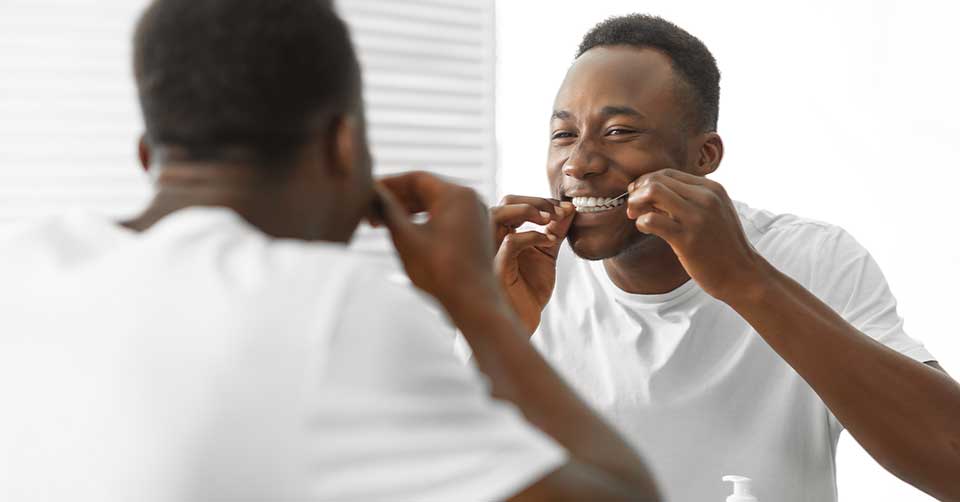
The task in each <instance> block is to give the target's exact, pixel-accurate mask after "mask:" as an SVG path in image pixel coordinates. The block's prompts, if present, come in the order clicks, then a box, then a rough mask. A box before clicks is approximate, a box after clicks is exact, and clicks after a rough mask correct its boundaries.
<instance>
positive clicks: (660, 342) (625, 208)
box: [492, 15, 960, 502]
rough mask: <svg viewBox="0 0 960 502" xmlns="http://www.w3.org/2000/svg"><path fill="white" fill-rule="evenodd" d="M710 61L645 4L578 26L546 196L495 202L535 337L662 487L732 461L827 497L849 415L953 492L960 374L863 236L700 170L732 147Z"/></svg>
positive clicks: (767, 489)
mask: <svg viewBox="0 0 960 502" xmlns="http://www.w3.org/2000/svg"><path fill="white" fill-rule="evenodd" d="M719 79H720V74H719V71H718V70H717V67H716V62H715V61H714V59H713V57H712V55H711V54H710V52H709V51H708V50H707V48H706V47H705V46H704V45H703V43H701V42H700V41H699V40H698V39H696V38H695V37H693V36H691V35H690V34H689V33H687V32H686V31H684V30H682V29H680V28H678V27H677V26H675V25H673V24H671V23H669V22H667V21H665V20H663V19H660V18H657V17H651V16H643V15H631V16H625V17H619V18H613V19H610V20H608V21H605V22H603V23H600V24H599V25H597V26H596V27H595V28H594V29H593V30H591V31H590V32H589V33H588V34H587V35H586V36H585V37H584V39H583V42H582V43H581V45H580V48H579V52H578V57H577V58H576V60H575V61H574V63H573V64H572V65H571V67H570V69H569V71H568V73H567V75H566V78H565V79H564V81H563V83H562V85H561V86H560V89H559V91H558V93H557V96H556V100H555V104H554V111H553V116H552V118H551V122H550V124H551V125H550V148H549V155H548V161H547V173H548V178H549V181H550V186H551V189H552V194H553V199H540V198H535V197H522V196H507V197H506V198H505V199H504V201H503V203H502V205H501V206H499V207H497V208H495V209H494V210H493V211H492V215H493V216H492V217H493V220H494V223H495V225H496V229H495V231H496V232H497V239H498V240H499V242H500V243H501V244H500V247H499V251H498V254H497V257H496V265H497V270H498V273H499V275H500V278H501V281H502V283H503V285H504V287H505V288H507V291H508V296H509V298H510V300H511V303H512V304H513V305H514V307H515V309H516V310H517V311H518V313H519V315H520V317H521V318H522V319H523V321H524V324H525V326H526V327H527V331H528V333H533V338H532V339H533V342H534V344H535V345H537V347H538V348H539V349H540V350H541V351H542V352H543V354H544V355H545V356H546V357H547V360H548V361H550V362H551V363H553V365H554V366H555V367H557V368H558V370H559V371H560V373H561V374H562V375H564V376H565V377H567V380H568V381H570V382H571V383H572V384H573V386H574V387H575V388H576V389H578V390H579V391H580V393H581V395H584V396H585V397H586V398H588V401H590V402H592V404H594V405H595V406H596V407H598V408H599V409H600V410H602V413H603V414H604V415H605V416H606V417H607V418H609V419H610V420H611V421H613V422H614V423H615V425H617V426H618V428H619V430H620V431H621V432H623V433H624V434H626V435H627V436H628V438H630V439H631V440H632V441H633V444H634V445H636V446H637V447H638V449H640V450H641V451H643V452H644V454H645V455H648V456H649V458H650V459H651V460H652V461H653V465H652V467H653V471H654V474H655V476H656V477H657V479H658V481H659V482H661V483H662V487H663V489H664V492H665V496H666V497H667V498H668V499H670V500H682V501H688V500H689V501H694V500H696V501H706V500H722V498H721V497H723V495H724V494H725V493H728V491H727V490H728V488H726V487H724V486H723V485H722V483H720V477H721V476H722V475H724V474H739V475H745V476H748V477H751V478H754V482H755V483H754V484H755V486H756V490H755V491H756V493H757V494H758V498H759V499H760V500H776V501H780V502H799V501H808V502H814V501H816V502H823V501H828V500H836V496H837V495H836V483H835V469H834V451H835V448H836V444H837V438H838V436H839V434H840V432H841V430H842V429H844V428H845V429H847V430H849V431H850V433H851V434H853V436H854V437H855V438H856V439H857V440H858V441H859V442H860V444H862V445H863V446H864V447H865V448H866V449H867V451H868V452H869V453H870V454H871V455H872V456H873V457H874V458H875V459H876V460H877V461H878V462H880V464H881V465H883V466H884V467H885V468H887V469H888V470H889V471H890V472H892V473H894V474H896V475H897V476H899V477H900V478H902V479H904V480H905V481H907V482H909V483H911V484H913V485H914V486H916V487H918V488H920V489H922V490H924V491H926V492H927V493H929V494H931V495H933V496H935V497H939V498H942V499H944V500H960V476H958V475H957V474H958V473H960V449H958V445H960V387H958V385H957V383H956V382H955V381H953V380H952V379H951V378H950V377H949V376H947V374H946V373H945V372H944V371H943V370H942V368H940V367H939V365H938V364H937V363H936V362H935V361H934V358H933V357H932V356H931V355H930V354H929V353H928V352H927V351H926V350H925V349H924V348H923V346H922V345H921V344H920V343H919V342H916V341H914V340H913V339H911V338H910V337H908V336H907V335H906V333H904V331H903V323H902V320H901V319H900V317H899V316H898V314H897V312H896V304H895V301H894V298H893V296H892V295H891V293H890V290H889V288H888V287H887V284H886V282H885V280H884V278H883V275H882V274H881V272H880V269H879V268H878V267H877V265H876V263H875V262H874V261H873V259H872V258H871V257H870V255H869V254H868V253H867V252H866V251H865V250H864V249H863V248H862V247H861V246H860V245H859V244H858V243H857V242H856V241H854V240H853V238H852V237H850V236H849V235H848V234H847V233H846V232H844V231H843V230H841V229H839V228H837V227H835V226H832V225H828V224H825V223H821V222H815V221H810V220H806V219H803V218H799V217H796V216H791V215H774V214H771V213H769V212H765V211H760V210H756V209H753V208H750V207H748V206H746V205H745V204H742V203H739V202H736V203H735V202H732V201H731V200H730V199H729V198H728V196H727V195H726V193H725V192H724V190H723V187H721V186H720V185H719V184H718V183H716V182H715V181H712V180H710V179H708V178H707V176H708V175H709V174H711V173H713V172H714V171H715V170H716V169H717V168H718V167H719V165H720V161H721V159H722V158H723V142H722V140H721V138H720V136H719V134H718V133H717V132H716V125H717V111H718V102H719ZM523 222H533V223H537V224H540V225H546V229H545V233H540V232H537V231H529V232H517V231H516V228H517V226H518V225H520V224H521V223H523ZM564 239H565V241H566V243H567V245H563V242H564ZM924 363H926V364H924Z"/></svg>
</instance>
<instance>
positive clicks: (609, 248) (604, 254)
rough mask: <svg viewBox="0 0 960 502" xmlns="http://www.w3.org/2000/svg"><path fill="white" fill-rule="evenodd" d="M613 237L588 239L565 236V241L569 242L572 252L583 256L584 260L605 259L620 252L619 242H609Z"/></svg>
mask: <svg viewBox="0 0 960 502" xmlns="http://www.w3.org/2000/svg"><path fill="white" fill-rule="evenodd" d="M611 241H613V239H611V238H606V239H590V238H583V237H581V238H576V237H573V236H568V237H567V242H568V243H569V244H570V249H572V250H573V254H575V255H577V256H579V257H580V258H583V259H584V260H606V259H607V258H613V257H614V256H617V255H618V254H620V251H621V249H622V245H621V243H620V242H611Z"/></svg>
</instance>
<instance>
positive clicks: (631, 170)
mask: <svg viewBox="0 0 960 502" xmlns="http://www.w3.org/2000/svg"><path fill="white" fill-rule="evenodd" d="M610 160H611V161H612V165H614V166H617V167H618V168H619V169H620V170H621V171H622V172H623V174H625V175H626V177H628V178H630V179H631V180H634V179H636V178H639V177H640V176H643V175H644V174H647V173H651V172H653V171H659V170H660V169H665V168H676V167H677V164H676V162H675V161H674V159H673V158H672V157H671V156H669V155H667V154H666V152H663V151H651V150H647V149H640V148H637V147H632V148H631V145H623V147H622V148H618V149H616V151H614V152H611V155H610Z"/></svg>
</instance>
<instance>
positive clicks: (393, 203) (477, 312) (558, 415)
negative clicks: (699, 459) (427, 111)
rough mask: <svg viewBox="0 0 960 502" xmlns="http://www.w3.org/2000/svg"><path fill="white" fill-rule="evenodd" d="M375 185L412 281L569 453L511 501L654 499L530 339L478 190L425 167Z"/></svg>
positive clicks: (499, 384)
mask: <svg viewBox="0 0 960 502" xmlns="http://www.w3.org/2000/svg"><path fill="white" fill-rule="evenodd" d="M382 183H383V184H382V185H381V189H380V190H379V192H380V198H381V199H382V202H383V210H382V215H381V217H382V219H383V220H384V221H385V222H386V224H387V226H388V227H389V229H390V232H391V236H392V238H393V241H394V245H395V246H396V248H397V251H398V252H399V254H400V257H401V259H402V261H403V264H404V268H405V269H406V271H407V274H408V275H409V276H410V279H411V281H412V282H413V283H414V285H416V286H417V287H418V288H420V289H422V290H424V291H426V292H427V293H429V294H431V295H433V296H434V297H435V298H437V300H439V302H440V303H441V304H442V305H443V307H444V309H445V310H446V311H447V313H448V314H449V316H450V317H451V319H452V320H453V322H454V324H456V325H457V327H458V328H459V329H460V331H461V332H462V333H463V335H464V338H465V339H466V340H467V342H468V343H469V344H470V346H471V348H472V349H473V355H474V357H475V359H476V362H477V364H478V366H479V368H480V370H481V371H482V372H484V373H485V374H486V375H487V376H488V377H489V379H490V382H491V384H492V387H493V388H492V392H493V394H494V395H495V396H496V397H499V398H501V399H505V400H507V401H510V402H512V403H514V404H515V405H516V407H517V408H518V409H520V411H521V412H523V414H524V415H525V417H526V418H527V420H528V421H529V422H530V423H531V424H533V425H534V426H536V427H538V428H539V429H541V430H542V431H543V432H544V433H546V434H547V435H549V436H551V437H552V438H553V439H554V440H555V441H556V442H557V443H559V444H560V445H561V446H563V447H564V448H565V449H566V450H567V451H568V453H569V455H570V457H572V459H573V460H572V461H571V462H569V463H568V464H566V465H564V466H563V467H561V468H560V469H558V470H556V471H555V472H553V473H551V474H549V475H548V476H546V477H544V478H543V479H541V480H540V481H538V482H536V483H534V484H533V485H532V486H530V487H528V488H527V489H525V490H523V491H521V492H520V493H518V494H517V495H516V496H515V497H514V500H519V501H539V500H544V501H545V500H659V499H660V497H659V493H658V491H657V488H656V485H655V483H654V481H653V477H652V476H651V475H650V473H649V471H648V470H647V469H646V467H645V465H644V464H643V461H642V460H641V459H640V457H639V456H638V455H637V454H636V453H635V452H634V451H633V450H632V449H631V448H630V447H629V446H627V444H626V442H625V441H624V440H623V439H622V438H621V437H620V436H619V435H617V434H616V433H615V432H614V431H613V429H612V428H611V427H610V426H608V425H607V424H606V423H605V422H604V421H603V420H602V419H600V417H599V416H597V414H596V413H594V412H593V411H592V410H591V409H590V408H589V407H588V406H587V405H586V404H584V402H583V401H582V400H581V399H580V398H579V397H578V396H577V395H576V394H575V393H574V392H573V390H571V389H570V388H569V387H568V386H567V385H566V384H565V383H564V382H563V380H562V379H561V378H560V377H559V376H558V375H557V374H556V373H555V372H554V371H553V369H552V368H551V367H550V366H549V365H548V364H547V363H546V361H544V360H543V358H542V357H541V356H540V355H539V353H537V351H536V350H535V349H534V348H533V346H532V345H531V344H530V342H529V340H528V339H527V333H526V331H525V328H524V326H523V325H522V324H521V322H520V321H519V320H518V318H517V317H516V315H515V314H514V312H513V310H512V309H511V307H510V306H509V305H508V304H507V302H506V300H505V299H504V297H503V293H502V292H501V289H500V287H499V285H498V284H497V279H496V278H495V277H494V274H493V242H492V238H491V231H490V226H489V222H488V221H487V214H486V210H485V209H484V208H483V206H482V204H481V203H480V201H479V199H478V198H477V196H476V194H475V193H473V191H471V190H469V189H465V188H463V187H459V186H456V185H452V184H449V183H444V182H442V181H440V180H439V179H437V178H435V177H433V176H430V175H428V174H425V173H412V174H408V175H403V176H398V177H394V178H388V179H385V180H383V182H382ZM421 211H426V212H427V213H428V215H429V216H428V220H427V222H426V223H423V224H415V223H413V222H412V221H410V217H409V214H410V213H416V212H421Z"/></svg>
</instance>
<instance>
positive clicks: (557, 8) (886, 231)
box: [497, 0, 960, 501]
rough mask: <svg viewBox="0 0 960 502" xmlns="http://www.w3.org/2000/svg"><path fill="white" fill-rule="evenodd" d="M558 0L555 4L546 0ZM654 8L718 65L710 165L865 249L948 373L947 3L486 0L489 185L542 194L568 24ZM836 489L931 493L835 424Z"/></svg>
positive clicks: (767, 202)
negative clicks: (492, 169) (494, 30)
mask: <svg viewBox="0 0 960 502" xmlns="http://www.w3.org/2000/svg"><path fill="white" fill-rule="evenodd" d="M561 6H562V7H561ZM637 9H642V11H641V12H645V13H651V14H657V15H661V16H663V17H665V18H667V19H669V20H672V21H673V22H675V23H677V24H679V25H680V26H682V27H684V28H685V29H687V30H688V31H690V32H691V33H693V34H694V35H697V36H698V37H700V38H701V39H702V40H703V41H704V42H705V43H706V44H707V46H708V47H709V48H710V49H711V51H712V52H713V54H714V56H715V57H716V58H717V60H718V62H719V66H720V71H721V73H722V80H721V105H720V124H719V132H720V133H721V135H722V136H723V137H724V140H725V146H726V156H725V158H724V161H723V164H722V166H721V169H720V171H719V172H718V173H717V175H716V176H714V179H716V180H717V181H719V182H721V183H723V184H724V186H725V187H726V188H727V190H728V191H729V193H730V194H731V195H732V196H733V197H734V198H736V199H739V200H743V201H745V202H747V203H748V204H751V205H753V206H756V207H762V208H765V209H769V210H772V211H776V212H790V213H796V214H800V215H804V216H809V217H813V218H817V219H821V220H826V221H829V222H832V223H836V224H839V225H841V226H843V227H844V228H846V229H847V230H849V231H850V232H851V233H852V234H853V235H854V236H855V237H856V238H857V239H858V240H859V241H860V242H861V243H862V244H863V245H865V246H866V247H867V248H868V249H869V250H870V251H871V252H872V253H873V255H874V257H875V258H876V259H877V261H878V262H879V263H880V265H881V267H882V268H883V270H884V272H885V273H886V276H887V279H888V280H889V282H890V284H891V287H892V288H893V292H894V294H895V295H896V296H897V298H898V299H899V301H900V312H901V314H902V315H903V316H904V317H905V319H906V327H907V330H908V332H909V333H911V334H912V335H913V336H915V337H917V338H920V339H921V340H922V341H923V342H925V343H926V345H927V347H928V348H929V349H930V350H931V351H932V352H933V353H934V354H935V355H937V357H938V358H939V359H940V360H941V362H942V364H943V366H944V367H945V368H946V369H947V370H948V371H949V372H951V373H952V374H954V375H960V336H958V331H957V329H956V327H955V325H954V322H953V316H952V314H953V313H955V311H953V310H952V309H953V308H955V307H954V302H953V301H952V300H954V299H955V298H957V297H958V295H957V294H956V293H955V292H954V288H955V287H956V286H957V285H958V284H960V251H958V245H960V238H958V237H957V228H956V227H957V220H958V216H960V211H958V210H957V201H958V200H960V197H958V195H960V194H958V192H957V190H958V187H960V162H958V158H960V140H958V138H960V121H958V120H957V119H958V115H960V97H958V96H960V95H958V93H957V90H958V89H960V70H958V69H957V67H956V63H955V61H956V55H955V51H956V49H957V48H958V47H960V35H958V32H957V30H956V29H955V26H954V20H955V19H957V17H958V16H957V15H958V14H960V7H958V6H957V4H955V3H951V2H907V1H906V0H887V1H877V2H867V1H863V0H847V1H844V2H831V1H824V0H815V1H810V2H789V3H786V2H738V3H733V2H707V1H697V0H648V1H645V2H637V1H635V0H633V1H626V0H591V1H590V2H563V3H562V4H561V3H557V2H551V3H548V2H532V1H527V2H517V1H500V2H498V3H497V10H498V12H497V23H498V68H497V72H498V87H497V93H498V94H497V98H498V102H497V114H498V117H497V127H498V130H497V137H498V142H499V153H500V172H499V185H498V190H499V193H500V195H503V194H505V193H526V194H546V193H548V190H547V185H546V181H545V179H546V178H545V154H546V150H547V138H548V129H547V126H548V120H549V115H550V110H551V104H552V101H553V97H554V93H555V92H556V89H557V87H558V86H559V84H560V81H561V79H562V77H563V75H564V73H565V71H566V68H567V67H568V66H569V64H570V62H571V60H572V58H573V55H574V51H575V49H576V46H577V44H578V43H579V41H580V38H581V37H582V36H583V34H584V33H585V32H586V30H588V29H589V28H590V27H591V26H592V25H594V24H595V23H596V22H598V21H600V20H602V19H604V18H606V17H608V16H611V15H617V14H626V13H630V12H636V11H637ZM838 476H839V480H840V481H839V484H840V486H839V490H840V498H841V500H848V501H850V500H853V501H860V500H876V501H886V500H898V501H920V500H932V499H930V498H929V497H926V496H925V495H923V494H921V493H919V492H917V491H916V490H913V489H912V488H910V487H908V486H906V485H905V484H904V483H902V482H900V481H899V480H897V479H895V478H894V477H893V476H891V475H889V474H887V473H886V472H885V471H883V470H882V469H881V468H880V467H878V466H877V465H876V464H875V463H874V462H873V461H872V460H871V459H870V458H869V457H868V456H867V455H866V454H865V453H864V452H863V451H862V450H861V449H860V447H859V446H858V445H856V443H855V442H854V441H852V440H851V438H850V437H849V435H847V434H844V436H843V438H842V439H841V445H840V451H839V460H838Z"/></svg>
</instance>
